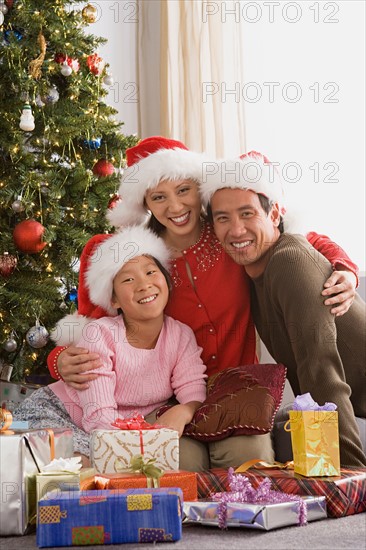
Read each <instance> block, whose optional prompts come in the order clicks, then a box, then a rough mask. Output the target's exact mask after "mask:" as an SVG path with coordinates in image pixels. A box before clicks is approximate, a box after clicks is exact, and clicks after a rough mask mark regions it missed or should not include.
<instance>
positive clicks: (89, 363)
mask: <svg viewBox="0 0 366 550" xmlns="http://www.w3.org/2000/svg"><path fill="white" fill-rule="evenodd" d="M101 366H102V363H101V362H100V359H99V355H98V354H97V353H90V352H89V350H87V349H85V348H77V347H75V346H70V347H69V348H66V349H65V350H64V351H62V352H61V353H60V355H59V356H58V359H57V369H58V372H59V373H60V375H61V376H62V378H63V380H64V381H65V383H66V384H67V385H68V386H70V387H72V388H74V389H75V390H86V389H87V388H88V387H89V384H88V382H90V381H91V380H95V379H96V378H98V375H97V374H85V373H87V372H88V371H89V370H93V369H97V368H99V367H101Z"/></svg>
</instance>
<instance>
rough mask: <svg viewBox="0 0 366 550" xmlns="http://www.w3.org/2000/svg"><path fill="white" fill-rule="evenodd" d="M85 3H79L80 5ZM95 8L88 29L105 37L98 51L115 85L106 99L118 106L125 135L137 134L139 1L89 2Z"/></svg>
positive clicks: (108, 0) (102, 0)
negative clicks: (95, 14)
mask: <svg viewBox="0 0 366 550" xmlns="http://www.w3.org/2000/svg"><path fill="white" fill-rule="evenodd" d="M86 3H87V2H85V4H84V3H83V4H80V5H81V7H83V6H84V5H86ZM89 3H90V4H92V5H93V6H95V7H96V8H97V10H98V16H97V17H98V19H97V21H96V22H95V23H93V24H91V25H89V27H88V30H90V33H91V34H94V35H95V36H102V37H104V38H107V39H108V42H107V44H105V45H104V46H102V47H101V48H100V49H99V50H98V53H99V55H100V56H101V57H102V58H103V59H104V60H105V61H106V62H107V63H109V65H110V68H109V70H110V72H111V73H112V74H113V78H114V85H113V86H112V87H111V88H110V89H109V90H110V91H109V94H108V97H107V98H106V102H107V103H108V104H109V105H112V106H113V107H115V108H116V109H118V115H116V118H118V120H120V121H122V122H124V126H123V128H122V130H123V132H124V133H125V134H137V133H138V108H137V106H138V101H139V90H138V69H137V63H136V43H137V22H138V19H139V9H138V4H137V2H136V1H134V0H123V1H110V0H98V1H97V2H95V1H91V2H89Z"/></svg>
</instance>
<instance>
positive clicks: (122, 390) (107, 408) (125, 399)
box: [49, 315, 206, 432]
mask: <svg viewBox="0 0 366 550" xmlns="http://www.w3.org/2000/svg"><path fill="white" fill-rule="evenodd" d="M77 346H80V347H83V348H87V349H89V350H90V351H91V352H96V353H99V355H100V358H101V361H102V363H103V365H102V366H101V367H100V368H98V369H95V370H91V371H89V372H90V373H96V374H98V378H97V379H96V380H93V381H92V382H89V388H88V389H87V390H84V391H77V390H74V389H73V388H70V387H69V386H67V385H66V384H65V383H64V382H63V381H62V380H60V381H58V382H56V383H55V384H51V385H50V386H49V388H51V389H52V390H53V392H54V393H55V394H56V396H57V397H58V398H59V399H60V400H61V401H62V402H63V404H64V405H65V407H66V410H67V412H68V413H69V414H70V416H71V418H72V419H73V421H74V422H75V424H76V425H77V426H79V427H81V428H83V429H84V430H85V431H86V432H91V431H92V430H94V429H97V428H98V429H113V428H112V426H111V423H112V422H113V421H114V420H115V419H116V418H118V417H122V418H125V417H128V416H131V415H132V414H133V413H135V412H138V413H140V414H142V415H144V416H146V415H147V414H149V413H150V412H151V411H153V410H154V409H157V408H158V407H160V406H161V405H163V404H164V403H166V402H167V400H168V399H169V398H170V397H172V396H173V395H175V397H176V398H177V400H178V401H179V403H188V402H189V401H200V402H203V401H204V400H205V398H206V382H205V378H206V375H205V374H204V373H205V370H206V367H205V365H204V364H203V363H202V360H201V357H200V356H201V351H202V348H199V347H198V345H197V342H196V339H195V336H194V334H193V331H192V330H191V329H190V328H189V327H188V326H187V325H184V324H183V323H181V322H180V321H176V320H175V319H172V318H171V317H167V316H165V317H164V324H163V328H162V330H161V332H160V335H159V338H158V341H157V343H156V346H155V348H154V349H139V348H134V347H133V346H131V345H130V344H129V343H128V341H127V338H126V329H125V325H124V322H123V317H122V315H119V316H118V317H103V318H101V319H98V320H97V321H93V322H92V323H90V324H89V325H88V328H86V329H84V331H83V338H82V339H81V340H80V341H79V342H78V343H77Z"/></svg>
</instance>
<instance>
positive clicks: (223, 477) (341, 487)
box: [197, 467, 366, 517]
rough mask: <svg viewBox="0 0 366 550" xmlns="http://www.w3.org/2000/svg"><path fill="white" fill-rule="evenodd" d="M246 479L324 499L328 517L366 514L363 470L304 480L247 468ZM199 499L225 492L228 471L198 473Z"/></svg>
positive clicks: (279, 470) (286, 472) (291, 473)
mask: <svg viewBox="0 0 366 550" xmlns="http://www.w3.org/2000/svg"><path fill="white" fill-rule="evenodd" d="M245 476H246V477H247V478H248V479H249V480H250V482H251V483H252V485H253V487H258V485H259V484H260V482H261V481H263V479H264V478H266V477H269V478H270V479H271V482H272V487H273V489H276V490H278V491H283V492H285V493H289V494H292V495H303V496H324V497H325V498H326V502H327V514H328V517H343V516H349V515H352V514H359V513H361V512H365V511H366V470H365V469H356V468H354V469H345V468H342V469H341V474H340V475H339V476H336V477H324V478H321V477H316V478H310V477H303V476H301V475H299V474H296V473H295V472H294V470H293V469H290V468H286V469H283V468H279V467H278V468H271V469H268V468H264V467H260V468H254V467H252V468H249V469H248V470H247V471H246V472H245ZM197 487H198V498H199V499H202V498H207V497H209V496H210V494H211V493H215V492H217V491H228V489H229V484H228V480H227V470H225V469H222V468H216V469H213V470H208V471H205V472H198V473H197Z"/></svg>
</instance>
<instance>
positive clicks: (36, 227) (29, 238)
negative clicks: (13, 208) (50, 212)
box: [13, 220, 47, 254]
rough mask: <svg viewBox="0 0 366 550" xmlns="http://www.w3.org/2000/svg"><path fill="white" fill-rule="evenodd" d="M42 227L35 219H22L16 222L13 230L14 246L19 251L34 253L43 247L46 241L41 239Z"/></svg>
mask: <svg viewBox="0 0 366 550" xmlns="http://www.w3.org/2000/svg"><path fill="white" fill-rule="evenodd" d="M43 233H44V227H43V225H42V224H41V223H39V222H36V221H35V220H24V222H20V223H18V225H16V226H15V228H14V231H13V239H14V243H15V246H16V247H17V248H18V250H20V251H21V252H25V253H27V254H36V253H37V252H41V250H43V249H44V247H45V246H46V244H47V243H45V242H43V241H42V237H43Z"/></svg>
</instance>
